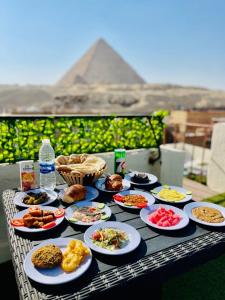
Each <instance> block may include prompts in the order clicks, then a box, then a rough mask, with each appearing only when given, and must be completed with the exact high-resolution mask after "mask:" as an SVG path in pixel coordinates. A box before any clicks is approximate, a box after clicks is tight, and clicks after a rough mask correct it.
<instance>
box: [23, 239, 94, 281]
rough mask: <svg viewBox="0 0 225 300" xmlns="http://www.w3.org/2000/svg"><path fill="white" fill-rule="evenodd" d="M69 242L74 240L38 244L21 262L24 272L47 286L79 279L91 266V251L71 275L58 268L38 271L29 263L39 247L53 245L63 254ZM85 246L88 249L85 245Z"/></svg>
mask: <svg viewBox="0 0 225 300" xmlns="http://www.w3.org/2000/svg"><path fill="white" fill-rule="evenodd" d="M71 240H74V239H72V238H58V239H50V240H47V241H44V242H42V243H40V244H39V245H38V246H35V247H34V248H33V249H31V250H30V252H29V253H28V254H27V255H26V257H25V260H24V262H23V267H24V271H25V273H26V274H27V276H28V277H30V278H31V279H32V280H34V281H36V282H38V283H42V284H47V285H53V284H61V283H66V282H69V281H71V280H74V279H76V278H78V277H80V276H81V275H82V274H83V273H84V272H86V271H87V269H88V268H89V266H90V264H91V260H92V255H91V251H90V255H88V256H87V257H86V258H85V259H84V261H83V262H82V263H81V264H80V266H79V267H78V268H77V269H76V270H74V271H73V272H71V273H66V272H64V271H63V270H62V269H61V267H60V266H57V267H55V268H52V269H39V268H36V267H35V266H34V265H33V263H32V261H31V257H32V254H33V252H34V251H35V250H37V249H39V248H40V247H43V246H45V245H48V244H54V245H56V246H57V247H59V248H60V249H61V251H62V252H63V251H64V250H65V249H66V246H67V245H68V243H69V242H70V241H71ZM85 246H86V247H87V248H88V246H87V245H85ZM88 249H89V248H88ZM89 250H90V249H89Z"/></svg>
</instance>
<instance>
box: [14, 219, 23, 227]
mask: <svg viewBox="0 0 225 300" xmlns="http://www.w3.org/2000/svg"><path fill="white" fill-rule="evenodd" d="M11 225H12V226H15V227H19V226H24V222H23V219H12V220H11Z"/></svg>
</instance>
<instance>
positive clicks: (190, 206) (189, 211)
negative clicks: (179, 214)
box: [184, 202, 225, 227]
mask: <svg viewBox="0 0 225 300" xmlns="http://www.w3.org/2000/svg"><path fill="white" fill-rule="evenodd" d="M200 206H207V207H212V208H215V209H218V210H219V211H220V212H221V213H222V215H223V216H224V218H225V208H224V207H223V206H220V205H217V204H214V203H210V202H192V203H188V204H187V205H185V207H184V211H185V212H186V214H187V215H188V216H189V218H190V219H191V220H193V221H195V222H196V223H199V224H203V225H207V226H212V227H222V226H225V221H223V222H221V223H208V222H204V221H202V220H199V219H197V218H196V217H195V216H194V215H193V214H192V209H193V208H196V207H200Z"/></svg>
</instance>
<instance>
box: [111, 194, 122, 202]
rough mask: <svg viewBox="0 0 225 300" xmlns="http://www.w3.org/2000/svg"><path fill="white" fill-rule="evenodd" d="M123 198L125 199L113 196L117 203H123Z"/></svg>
mask: <svg viewBox="0 0 225 300" xmlns="http://www.w3.org/2000/svg"><path fill="white" fill-rule="evenodd" d="M123 198H124V197H123V196H121V195H114V196H113V199H114V200H116V201H119V202H122V201H123Z"/></svg>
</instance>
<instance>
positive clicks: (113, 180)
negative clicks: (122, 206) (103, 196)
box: [105, 174, 123, 191]
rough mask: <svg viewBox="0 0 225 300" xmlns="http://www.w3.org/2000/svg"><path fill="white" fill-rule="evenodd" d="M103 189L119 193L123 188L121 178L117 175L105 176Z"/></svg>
mask: <svg viewBox="0 0 225 300" xmlns="http://www.w3.org/2000/svg"><path fill="white" fill-rule="evenodd" d="M105 188H106V189H107V190H110V191H120V190H122V188H123V178H122V177H121V176H120V175H118V174H113V175H111V176H107V177H106V180H105Z"/></svg>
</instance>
